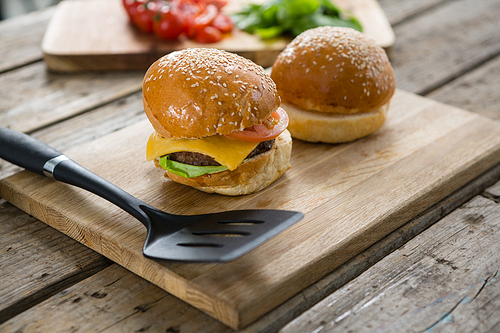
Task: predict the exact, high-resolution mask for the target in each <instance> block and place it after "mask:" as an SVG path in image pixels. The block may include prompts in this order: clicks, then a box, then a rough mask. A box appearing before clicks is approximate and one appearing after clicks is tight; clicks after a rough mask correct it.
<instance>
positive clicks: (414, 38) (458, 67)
mask: <svg viewBox="0 0 500 333" xmlns="http://www.w3.org/2000/svg"><path fill="white" fill-rule="evenodd" d="M499 15H500V2H498V1H496V0H484V1H480V2H477V1H474V0H458V1H448V2H446V3H443V4H442V5H440V6H438V7H436V8H434V10H431V11H429V12H427V13H426V15H420V16H417V17H415V18H413V19H411V20H408V21H405V22H404V24H400V25H398V26H395V27H394V32H395V34H396V36H404V37H403V38H401V39H399V38H398V43H397V44H396V45H394V47H393V52H392V53H391V61H392V65H393V67H394V72H395V74H396V83H397V86H398V87H399V88H400V89H403V90H407V91H411V92H414V93H418V94H427V93H429V92H430V91H432V90H434V89H436V88H438V87H440V86H442V85H444V84H446V83H448V82H450V81H451V80H453V79H455V78H456V77H458V76H460V75H462V74H464V73H465V72H467V71H470V70H471V69H473V68H475V66H477V64H478V63H482V62H484V61H487V60H488V59H491V58H492V57H494V56H496V55H498V54H499V53H500V30H499V29H494V28H492V27H498V19H497V18H498V16H499Z"/></svg>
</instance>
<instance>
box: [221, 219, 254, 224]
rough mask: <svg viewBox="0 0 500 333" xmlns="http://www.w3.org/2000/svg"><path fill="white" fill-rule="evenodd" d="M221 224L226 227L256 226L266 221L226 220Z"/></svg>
mask: <svg viewBox="0 0 500 333" xmlns="http://www.w3.org/2000/svg"><path fill="white" fill-rule="evenodd" d="M219 223H221V224H225V225H254V224H262V223H264V221H261V220H224V221H219Z"/></svg>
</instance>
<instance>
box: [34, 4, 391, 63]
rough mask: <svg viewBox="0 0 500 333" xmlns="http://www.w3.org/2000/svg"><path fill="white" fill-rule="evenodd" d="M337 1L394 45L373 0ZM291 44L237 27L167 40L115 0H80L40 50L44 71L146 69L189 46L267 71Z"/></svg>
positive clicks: (64, 11) (59, 16) (61, 11)
mask: <svg viewBox="0 0 500 333" xmlns="http://www.w3.org/2000/svg"><path fill="white" fill-rule="evenodd" d="M248 2H254V3H255V2H257V3H258V2H259V1H248ZM260 2H263V1H260ZM338 2H339V4H340V5H345V6H346V7H348V8H349V9H350V10H351V11H352V12H353V13H354V14H355V15H356V16H357V17H359V20H360V21H361V23H362V24H363V26H364V32H365V33H366V34H367V35H369V36H370V37H372V38H374V39H375V40H376V41H377V42H378V43H379V44H380V45H381V46H383V47H389V46H391V45H392V44H393V43H394V32H393V30H392V28H391V26H390V24H389V22H388V21H387V19H386V17H385V15H384V12H383V11H382V10H381V8H380V6H379V5H378V3H377V2H376V1H375V0H350V1H346V0H338ZM240 6H241V1H232V2H231V1H230V3H229V5H228V8H227V12H228V13H234V12H237V11H238V10H239V8H240ZM89 18H92V24H89V21H88V20H89ZM289 41H290V38H277V39H274V40H271V41H263V40H261V39H260V38H259V37H258V36H256V35H252V34H248V33H245V32H243V31H241V30H238V29H234V30H233V32H232V33H231V34H230V35H228V36H226V37H225V38H223V39H222V40H221V41H220V42H217V43H212V44H209V45H207V44H199V43H196V42H194V41H192V40H188V39H186V38H180V39H179V40H176V41H165V40H161V39H159V38H157V37H155V36H154V35H145V34H143V33H141V32H139V31H138V30H137V29H135V28H134V27H133V26H132V25H131V24H130V23H129V19H128V17H127V15H126V13H125V10H124V8H123V6H122V3H121V1H119V0H108V1H103V0H85V1H83V0H81V1H71V2H67V1H65V2H62V3H60V4H59V5H58V7H57V10H56V12H55V14H54V17H53V19H52V20H51V22H50V25H49V26H48V28H47V32H46V34H45V36H44V39H43V41H42V51H43V53H44V59H45V62H46V63H47V66H48V68H49V69H51V70H53V71H59V72H75V71H82V70H123V69H147V68H148V67H149V66H150V65H151V64H152V63H153V62H154V61H155V60H156V59H158V58H160V57H161V56H163V55H165V54H167V53H170V52H172V51H176V50H180V49H184V48H193V47H214V48H219V49H223V50H226V51H229V52H233V53H238V54H240V55H241V56H244V57H246V58H249V59H251V60H253V61H254V62H256V63H257V64H259V65H261V66H264V67H269V66H272V64H273V63H274V60H275V59H276V56H277V55H278V54H279V53H280V52H281V50H283V49H284V47H285V46H286V44H287V43H288V42H289Z"/></svg>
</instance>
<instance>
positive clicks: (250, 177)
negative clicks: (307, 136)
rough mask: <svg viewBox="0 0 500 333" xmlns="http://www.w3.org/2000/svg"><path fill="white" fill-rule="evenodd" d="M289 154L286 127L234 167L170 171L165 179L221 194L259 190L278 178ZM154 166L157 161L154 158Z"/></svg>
mask: <svg viewBox="0 0 500 333" xmlns="http://www.w3.org/2000/svg"><path fill="white" fill-rule="evenodd" d="M291 154H292V138H291V136H290V132H288V131H287V130H285V131H284V132H283V133H281V134H280V136H278V137H277V138H276V140H275V142H274V144H273V147H272V148H271V150H269V151H267V152H265V153H262V154H259V155H257V156H255V157H252V158H251V159H249V160H248V161H246V162H245V163H242V164H241V165H240V166H238V167H237V168H236V169H235V170H233V171H229V170H226V171H222V172H217V173H212V174H206V175H202V176H198V177H194V178H185V177H182V176H178V175H176V174H173V173H171V172H169V171H166V172H165V175H164V176H163V179H164V180H168V179H171V180H173V181H174V182H177V183H181V184H184V185H187V186H191V187H194V188H196V189H198V190H200V191H203V192H207V193H219V194H224V195H232V196H235V195H244V194H250V193H254V192H257V191H260V190H262V189H263V188H265V187H267V186H269V185H270V184H271V183H272V182H274V181H275V180H277V179H278V178H279V177H280V176H281V175H282V174H283V173H284V172H285V171H286V170H288V169H289V168H290V156H291ZM155 164H156V166H159V165H158V162H155Z"/></svg>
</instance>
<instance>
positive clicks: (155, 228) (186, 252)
mask: <svg viewBox="0 0 500 333" xmlns="http://www.w3.org/2000/svg"><path fill="white" fill-rule="evenodd" d="M147 215H148V216H149V217H150V220H151V228H150V229H149V230H150V231H149V233H148V237H147V240H146V242H145V244H144V250H143V252H144V255H146V256H148V257H152V258H157V259H165V260H176V261H190V262H193V261H195V262H221V261H229V260H233V259H235V258H237V257H239V256H241V255H243V254H244V253H246V252H248V251H250V250H252V249H253V248H255V247H257V246H258V245H259V244H261V243H263V242H264V241H266V240H267V239H269V238H271V237H273V236H275V235H276V234H278V233H279V232H281V231H283V230H284V229H286V228H287V227H289V226H291V225H292V224H293V223H295V222H297V221H298V220H300V219H301V218H302V217H303V214H302V213H298V212H292V211H284V210H270V209H262V210H235V211H227V212H221V213H214V214H204V215H193V216H172V215H170V214H167V215H165V213H163V212H161V211H158V210H155V211H154V212H153V211H151V210H149V212H147ZM172 219H175V220H177V221H172ZM166 221H168V222H167V223H166ZM177 223H179V224H177ZM176 224H177V225H179V226H181V225H183V226H184V227H183V228H182V229H179V230H176V231H172V228H171V226H172V225H176Z"/></svg>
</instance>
